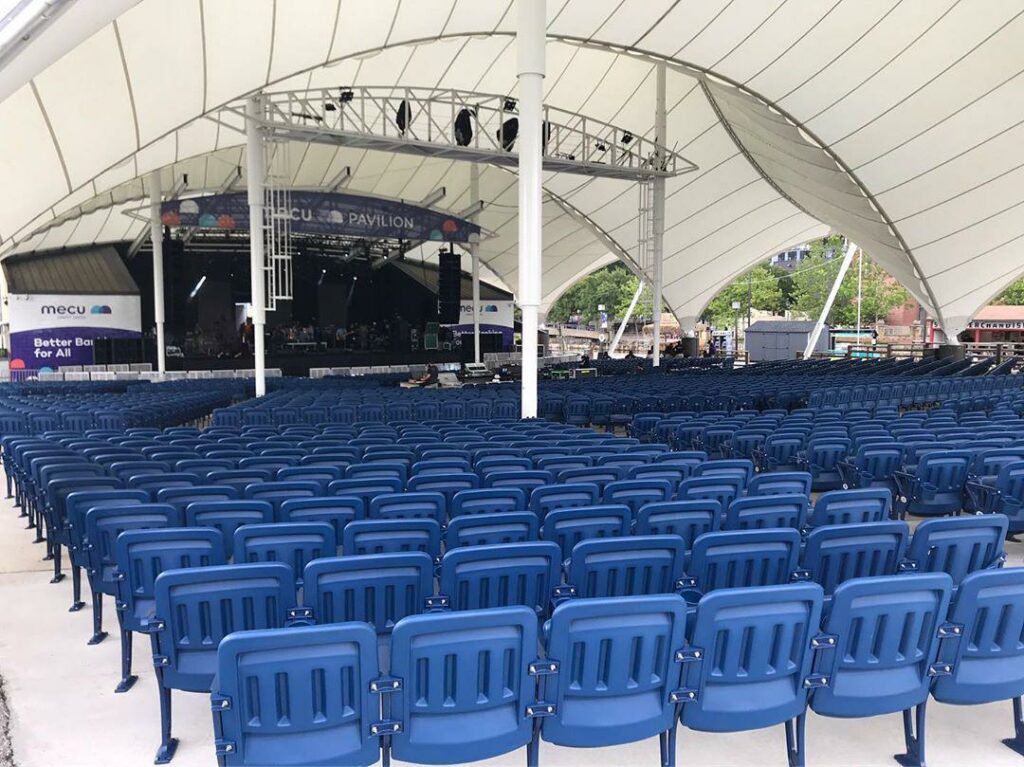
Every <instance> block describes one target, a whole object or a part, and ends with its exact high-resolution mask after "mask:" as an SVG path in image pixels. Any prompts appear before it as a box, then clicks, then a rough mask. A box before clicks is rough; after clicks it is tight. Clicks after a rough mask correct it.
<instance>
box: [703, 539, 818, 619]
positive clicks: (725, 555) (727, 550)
mask: <svg viewBox="0 0 1024 767" xmlns="http://www.w3.org/2000/svg"><path fill="white" fill-rule="evenodd" d="M799 557H800V533H799V532H798V531H797V530H794V529H792V528H768V529H764V530H731V531H727V532H711V533H706V534H704V535H701V536H700V537H698V538H697V540H695V541H694V542H693V548H692V550H691V552H690V561H689V564H688V565H687V569H686V576H687V577H686V579H685V584H684V585H685V587H686V589H687V592H686V593H685V594H684V596H686V598H687V600H689V601H693V602H695V601H697V599H698V598H699V597H700V596H701V595H704V594H707V593H709V592H711V591H714V590H715V589H734V588H746V587H751V586H776V585H780V584H783V583H790V582H791V581H793V580H795V579H796V578H797V568H798V562H799Z"/></svg>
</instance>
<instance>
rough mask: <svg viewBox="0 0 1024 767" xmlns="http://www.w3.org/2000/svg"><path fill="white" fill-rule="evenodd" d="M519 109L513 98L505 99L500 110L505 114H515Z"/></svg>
mask: <svg viewBox="0 0 1024 767" xmlns="http://www.w3.org/2000/svg"><path fill="white" fill-rule="evenodd" d="M518 108H519V102H518V101H516V100H515V99H514V98H506V99H505V103H504V105H503V106H502V109H503V110H504V111H506V112H515V111H516V109H518Z"/></svg>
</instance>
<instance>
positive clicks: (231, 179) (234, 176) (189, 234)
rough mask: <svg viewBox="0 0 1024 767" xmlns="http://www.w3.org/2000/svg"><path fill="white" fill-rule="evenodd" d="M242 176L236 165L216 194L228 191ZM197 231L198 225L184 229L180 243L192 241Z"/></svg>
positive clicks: (186, 243) (240, 168)
mask: <svg viewBox="0 0 1024 767" xmlns="http://www.w3.org/2000/svg"><path fill="white" fill-rule="evenodd" d="M241 178H242V166H240V165H236V166H235V170H234V172H233V173H231V174H229V175H228V177H227V178H226V179H224V183H223V184H221V185H220V186H219V187H218V188H217V194H225V193H227V192H230V191H231V189H232V188H233V187H234V185H235V184H236V183H238V181H239V180H241ZM198 231H199V227H196V226H192V227H189V228H188V229H187V230H185V235H184V236H183V237H182V238H181V241H182V243H184V244H185V245H188V244H189V243H190V242H192V238H193V237H195V236H196V232H198Z"/></svg>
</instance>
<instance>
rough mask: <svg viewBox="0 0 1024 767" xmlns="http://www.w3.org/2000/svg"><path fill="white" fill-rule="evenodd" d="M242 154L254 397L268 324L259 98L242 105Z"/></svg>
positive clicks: (263, 380) (262, 385)
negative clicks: (247, 225) (243, 121)
mask: <svg viewBox="0 0 1024 767" xmlns="http://www.w3.org/2000/svg"><path fill="white" fill-rule="evenodd" d="M245 116H246V120H245V139H246V141H245V151H246V164H247V177H248V185H249V195H248V197H249V271H250V284H251V286H252V339H253V369H254V372H255V378H256V396H257V397H262V396H263V395H264V394H266V393H267V372H266V350H265V349H264V338H263V328H264V326H265V325H266V322H267V311H266V308H267V297H266V283H265V282H264V264H265V258H264V254H263V205H264V200H263V180H264V178H265V177H266V175H267V169H266V161H265V158H264V154H263V136H262V132H261V130H260V127H259V122H258V120H259V119H260V118H261V117H262V116H263V110H262V105H261V102H260V97H259V96H253V97H252V98H251V99H249V100H248V101H246V102H245Z"/></svg>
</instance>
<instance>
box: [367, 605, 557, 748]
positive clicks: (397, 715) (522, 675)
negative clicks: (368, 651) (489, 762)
mask: <svg viewBox="0 0 1024 767" xmlns="http://www.w3.org/2000/svg"><path fill="white" fill-rule="evenodd" d="M452 637H458V643H457V645H456V647H457V652H452V642H451V639H452ZM536 648H537V620H536V617H535V616H534V614H533V612H532V611H531V610H530V609H528V608H526V607H504V608H499V609H495V610H481V611H473V612H451V613H433V614H429V615H418V616H413V617H410V618H407V619H406V620H403V621H402V622H401V623H399V624H398V626H396V627H395V631H394V633H393V635H392V638H391V663H390V675H391V677H392V678H395V679H398V680H399V689H398V690H397V691H396V692H393V693H390V694H389V696H388V699H389V702H390V710H389V717H390V719H391V720H392V721H394V722H399V723H401V724H400V725H399V726H397V727H395V728H394V729H393V733H394V734H392V735H391V737H390V739H388V740H385V741H384V748H385V751H387V749H388V748H389V747H390V753H391V755H393V756H394V757H395V758H396V759H399V760H402V761H410V762H419V763H427V764H456V763H462V762H470V761H475V760H479V759H488V758H491V757H495V756H500V755H501V754H505V753H509V752H511V751H515V750H516V749H518V748H521V747H523V746H529V747H530V748H529V751H530V756H529V757H528V758H530V760H531V763H532V762H535V761H536V748H535V745H536V744H535V740H534V729H535V726H536V725H535V722H534V717H537V716H540V709H539V708H538V707H537V705H536V704H537V703H538V701H537V696H536V685H535V683H534V679H533V676H532V672H531V669H532V668H533V666H534V664H533V663H532V661H533V660H534V657H535V654H536ZM438 674H442V675H443V676H444V678H447V679H449V680H450V684H447V685H439V684H434V683H433V682H432V681H431V680H437V679H440V678H442V677H439V676H438ZM445 675H446V676H445ZM543 710H544V711H547V707H544V709H543ZM467 723H472V724H467ZM453 732H457V733H459V737H458V738H457V739H453V737H452V733H453ZM387 759H388V754H387V753H385V760H387Z"/></svg>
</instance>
